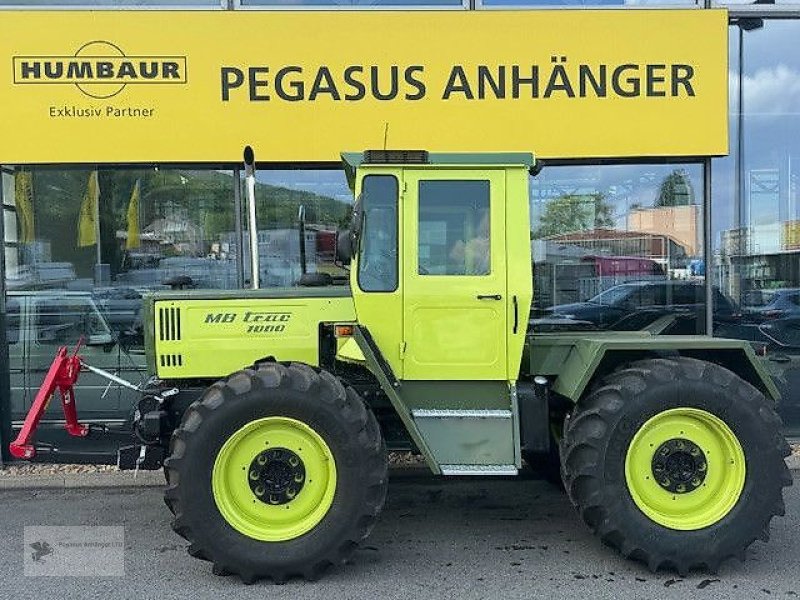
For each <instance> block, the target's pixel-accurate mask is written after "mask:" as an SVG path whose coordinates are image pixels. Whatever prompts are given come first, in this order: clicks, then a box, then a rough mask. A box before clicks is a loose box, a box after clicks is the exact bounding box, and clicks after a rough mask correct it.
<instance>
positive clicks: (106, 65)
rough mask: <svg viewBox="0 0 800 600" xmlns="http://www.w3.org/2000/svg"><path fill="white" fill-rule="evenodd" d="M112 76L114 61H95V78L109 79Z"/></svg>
mask: <svg viewBox="0 0 800 600" xmlns="http://www.w3.org/2000/svg"><path fill="white" fill-rule="evenodd" d="M113 76H114V63H110V62H105V61H98V62H97V78H98V79H110V78H111V77H113Z"/></svg>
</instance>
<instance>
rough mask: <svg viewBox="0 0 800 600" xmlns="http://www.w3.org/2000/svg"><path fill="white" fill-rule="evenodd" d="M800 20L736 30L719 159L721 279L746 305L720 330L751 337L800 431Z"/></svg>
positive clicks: (744, 22) (716, 266)
mask: <svg viewBox="0 0 800 600" xmlns="http://www.w3.org/2000/svg"><path fill="white" fill-rule="evenodd" d="M798 36H800V20H785V21H784V20H768V19H758V18H747V19H737V20H734V21H733V22H732V25H731V27H730V29H729V36H728V37H729V56H730V67H729V68H730V80H729V81H730V93H729V98H730V107H729V128H730V133H731V143H730V147H731V155H730V156H728V157H724V158H720V159H715V160H714V161H713V165H712V168H713V172H714V177H713V179H712V183H713V189H712V215H713V222H712V230H713V234H714V237H713V239H712V245H713V254H714V255H713V270H712V273H713V276H714V282H715V285H717V286H719V288H720V289H721V290H722V291H723V292H724V293H725V294H726V295H728V296H730V297H731V298H733V299H734V301H735V302H736V303H737V304H738V305H739V307H740V310H741V317H740V319H739V321H738V322H736V323H730V322H729V323H725V322H724V321H721V320H720V319H716V318H715V330H714V333H715V334H716V335H721V336H727V337H735V338H739V339H743V340H748V341H750V342H751V343H752V344H753V346H754V348H755V349H756V351H757V353H758V354H759V355H763V358H762V361H763V364H764V366H765V367H766V368H767V370H769V372H770V373H772V375H773V379H774V381H775V383H776V384H777V386H778V388H779V390H780V391H781V394H782V398H781V401H780V402H779V404H778V411H779V413H780V415H781V416H782V417H783V419H784V422H785V423H786V426H787V430H788V432H789V433H790V434H792V433H794V434H796V433H798V432H800V343H798V342H800V339H798V331H799V330H798V315H800V306H798V305H797V298H798V296H800V169H798V164H800V113H798V111H797V107H798V106H800V55H798V53H797V52H796V48H797V38H798Z"/></svg>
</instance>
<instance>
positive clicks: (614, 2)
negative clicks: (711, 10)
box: [479, 0, 695, 8]
mask: <svg viewBox="0 0 800 600" xmlns="http://www.w3.org/2000/svg"><path fill="white" fill-rule="evenodd" d="M479 2H480V4H481V5H483V6H487V7H490V6H520V7H523V6H531V7H537V6H547V7H563V8H577V7H582V6H587V7H588V6H618V7H624V6H693V5H694V4H695V0H479Z"/></svg>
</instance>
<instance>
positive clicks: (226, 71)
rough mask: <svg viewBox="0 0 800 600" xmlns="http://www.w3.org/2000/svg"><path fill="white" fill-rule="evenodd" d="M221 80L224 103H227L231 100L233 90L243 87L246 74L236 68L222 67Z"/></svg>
mask: <svg viewBox="0 0 800 600" xmlns="http://www.w3.org/2000/svg"><path fill="white" fill-rule="evenodd" d="M220 78H221V80H222V101H223V102H227V101H228V100H230V95H231V90H232V89H233V88H238V87H242V84H243V83H244V73H243V72H242V70H241V69H237V68H236V67H222V69H220Z"/></svg>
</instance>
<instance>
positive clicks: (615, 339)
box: [149, 304, 779, 475]
mask: <svg viewBox="0 0 800 600" xmlns="http://www.w3.org/2000/svg"><path fill="white" fill-rule="evenodd" d="M149 308H150V310H152V309H153V304H151V305H150V307H149ZM332 328H333V327H332V324H321V326H320V337H321V338H323V337H326V336H327V338H328V343H325V342H324V340H322V339H321V340H320V346H319V350H320V356H319V362H318V366H320V367H322V368H327V369H329V370H331V371H332V372H334V374H336V375H337V376H339V377H341V378H342V379H343V380H344V381H345V382H346V383H348V384H350V385H352V386H353V387H354V388H356V389H357V390H359V391H360V392H361V393H362V395H363V396H364V398H365V400H366V401H367V403H368V404H370V405H371V406H372V408H373V410H374V411H375V414H376V416H377V417H378V419H379V421H380V422H381V425H382V428H383V429H384V431H387V430H389V429H391V428H392V427H394V429H395V430H396V429H397V421H398V418H399V421H400V422H401V423H402V429H404V433H405V435H406V436H407V439H408V440H409V441H410V443H411V445H410V447H411V448H412V449H414V450H415V451H418V452H419V453H420V454H421V455H422V457H423V458H424V460H425V462H426V464H427V466H428V467H429V468H430V470H431V472H432V473H434V474H437V475H514V474H516V473H517V472H518V469H519V468H521V466H522V459H523V457H530V456H531V455H534V454H537V453H538V454H542V455H546V454H548V453H549V452H550V451H551V449H553V448H554V447H555V446H554V443H555V442H556V441H557V438H558V437H559V435H560V428H561V425H562V423H563V419H564V416H565V415H566V414H567V413H568V412H569V411H571V409H572V406H573V405H574V404H575V403H577V402H578V401H579V400H580V398H581V397H582V396H583V395H584V394H585V393H588V391H589V390H590V389H591V385H592V382H593V381H596V380H598V379H599V378H601V377H603V376H604V375H606V374H608V373H610V372H611V371H613V370H615V369H616V368H618V367H620V366H621V365H624V364H626V363H629V362H632V361H634V360H639V359H642V358H657V357H669V356H686V357H691V358H697V359H702V360H706V361H709V362H713V363H716V364H719V365H721V366H724V367H725V368H727V369H729V370H730V371H732V372H734V373H736V374H737V375H738V376H739V377H741V378H742V379H744V380H745V381H747V382H749V383H750V384H752V385H753V386H755V387H756V388H757V389H759V390H760V391H761V392H762V393H763V394H764V395H765V396H767V397H768V398H772V399H773V400H777V399H778V396H779V393H778V391H777V389H776V387H775V385H774V383H773V381H772V380H771V378H770V377H769V375H768V373H767V372H766V371H765V369H764V367H763V366H762V364H761V363H760V362H759V361H758V359H757V358H756V356H755V355H754V353H753V351H752V348H751V347H750V346H749V344H747V343H746V342H742V341H738V340H725V339H717V338H710V337H702V336H658V335H655V334H654V332H653V331H637V332H596V333H595V332H575V333H542V334H529V335H528V336H527V339H526V343H525V347H524V352H523V360H522V364H521V366H520V375H519V379H518V380H517V381H515V382H507V381H402V380H398V379H397V378H396V377H395V376H394V373H393V372H392V370H391V368H390V366H389V364H388V362H387V361H385V360H384V358H383V356H382V354H381V352H380V349H379V348H378V346H377V345H376V343H375V342H374V341H373V339H372V336H371V335H370V333H369V330H368V329H367V328H366V327H365V326H360V325H357V326H355V328H354V338H355V340H356V342H357V344H358V346H359V348H360V350H361V352H362V353H363V356H364V359H365V364H364V365H363V366H361V365H351V364H344V363H341V362H339V361H337V360H336V359H335V353H336V350H335V348H336V344H335V340H334V339H333V332H332ZM151 347H152V346H151ZM264 358H266V359H267V360H273V359H277V360H280V356H277V357H272V356H269V357H264ZM246 366H247V365H242V367H243V368H244V367H246ZM535 379H536V381H539V382H540V383H539V384H538V385H537V384H536V383H534V380H535ZM210 383H212V381H211V380H205V381H203V380H192V381H176V380H169V381H164V382H162V385H166V386H173V385H177V386H178V387H184V388H188V390H187V391H189V392H190V394H189V397H191V396H192V394H195V395H196V394H197V392H198V391H199V390H200V389H202V388H203V387H205V386H207V385H209V384H210ZM387 400H388V402H387ZM182 408H183V407H182V406H177V403H176V406H173V407H172V410H171V411H170V412H171V413H172V418H171V419H169V420H168V423H167V424H166V426H162V431H161V432H160V434H161V439H163V440H165V439H167V437H168V436H169V434H170V433H171V431H170V429H171V428H172V427H174V426H176V425H177V423H178V422H179V420H180V416H181V415H180V412H182ZM162 423H163V421H162ZM165 429H166V430H165ZM554 438H555V439H554Z"/></svg>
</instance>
